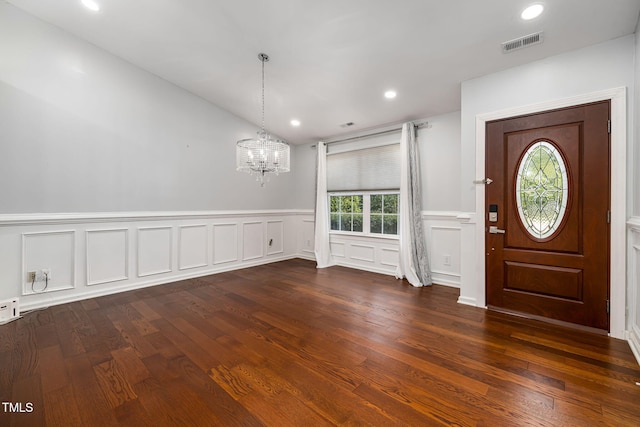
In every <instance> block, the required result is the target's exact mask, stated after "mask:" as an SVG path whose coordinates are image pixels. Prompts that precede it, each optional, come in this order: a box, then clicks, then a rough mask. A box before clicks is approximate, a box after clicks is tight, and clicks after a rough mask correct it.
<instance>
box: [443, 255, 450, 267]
mask: <svg viewBox="0 0 640 427" xmlns="http://www.w3.org/2000/svg"><path fill="white" fill-rule="evenodd" d="M442 265H451V255H443V256H442Z"/></svg>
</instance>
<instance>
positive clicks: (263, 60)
mask: <svg viewBox="0 0 640 427" xmlns="http://www.w3.org/2000/svg"><path fill="white" fill-rule="evenodd" d="M261 60H262V131H263V132H264V62H265V59H263V58H261Z"/></svg>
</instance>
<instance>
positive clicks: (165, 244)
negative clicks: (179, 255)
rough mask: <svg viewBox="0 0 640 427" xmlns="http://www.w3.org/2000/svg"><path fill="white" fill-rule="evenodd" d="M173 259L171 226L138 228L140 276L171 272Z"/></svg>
mask: <svg viewBox="0 0 640 427" xmlns="http://www.w3.org/2000/svg"><path fill="white" fill-rule="evenodd" d="M172 259H173V229H172V227H171V226H162V227H144V228H138V277H145V276H153V275H155V274H163V273H171V271H172V270H173V268H172Z"/></svg>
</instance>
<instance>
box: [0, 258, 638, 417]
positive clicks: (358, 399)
mask: <svg viewBox="0 0 640 427" xmlns="http://www.w3.org/2000/svg"><path fill="white" fill-rule="evenodd" d="M457 295H458V291H457V290H456V289H453V288H447V287H442V286H433V287H428V288H420V289H418V288H413V287H411V286H410V285H408V284H407V283H406V282H403V281H399V280H396V279H394V278H392V277H388V276H381V275H377V274H371V273H365V272H361V271H357V270H349V269H346V268H341V267H333V268H330V269H324V270H317V269H316V268H315V264H314V263H312V262H309V261H303V260H291V261H285V262H280V263H274V264H269V265H265V266H260V267H254V268H250V269H245V270H238V271H234V272H229V273H222V274H217V275H213V276H207V277H203V278H199V279H192V280H186V281H183V282H179V283H174V284H169V285H162V286H156V287H152V288H146V289H141V290H137V291H132V292H126V293H121V294H117V295H112V296H107V297H102V298H95V299H90V300H85V301H81V302H76V303H71V304H65V305H60V306H56V307H51V308H48V309H46V310H40V311H35V312H33V313H30V314H27V315H25V317H24V318H22V319H19V320H17V321H15V322H12V323H10V324H7V325H4V326H0V400H1V401H2V402H7V403H3V408H2V410H0V425H1V426H39V425H47V426H115V425H126V426H145V425H149V426H165V425H166V426H174V425H178V426H180V425H184V426H189V425H193V426H261V425H269V426H323V425H371V426H385V425H391V426H396V425H406V426H423V425H462V426H473V425H483V426H519V425H536V426H591V425H593V426H600V425H610V426H625V425H628V426H638V425H640V387H639V386H637V385H636V381H640V368H639V366H638V364H637V363H636V361H635V359H634V358H633V355H632V353H631V351H630V349H629V346H628V344H627V343H626V342H624V341H619V340H615V339H611V338H607V337H604V336H599V335H593V334H589V333H586V332H579V331H574V330H570V329H566V328H563V327H559V326H553V325H548V324H544V323H539V322H536V321H530V320H525V319H521V318H517V317H510V316H508V315H504V314H499V313H494V312H489V311H486V310H483V309H478V308H473V307H467V306H463V305H460V304H457V303H456V298H457ZM18 403H19V404H20V405H17V404H18ZM29 405H31V406H29ZM18 406H19V408H18ZM29 408H32V409H33V411H32V412H28V409H29ZM18 409H20V410H23V411H24V412H11V411H16V410H18Z"/></svg>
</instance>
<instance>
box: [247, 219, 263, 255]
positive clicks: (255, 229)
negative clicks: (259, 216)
mask: <svg viewBox="0 0 640 427" xmlns="http://www.w3.org/2000/svg"><path fill="white" fill-rule="evenodd" d="M242 248H243V251H242V260H243V261H249V260H253V259H257V258H262V257H263V256H264V223H263V222H262V221H251V222H244V223H242Z"/></svg>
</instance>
